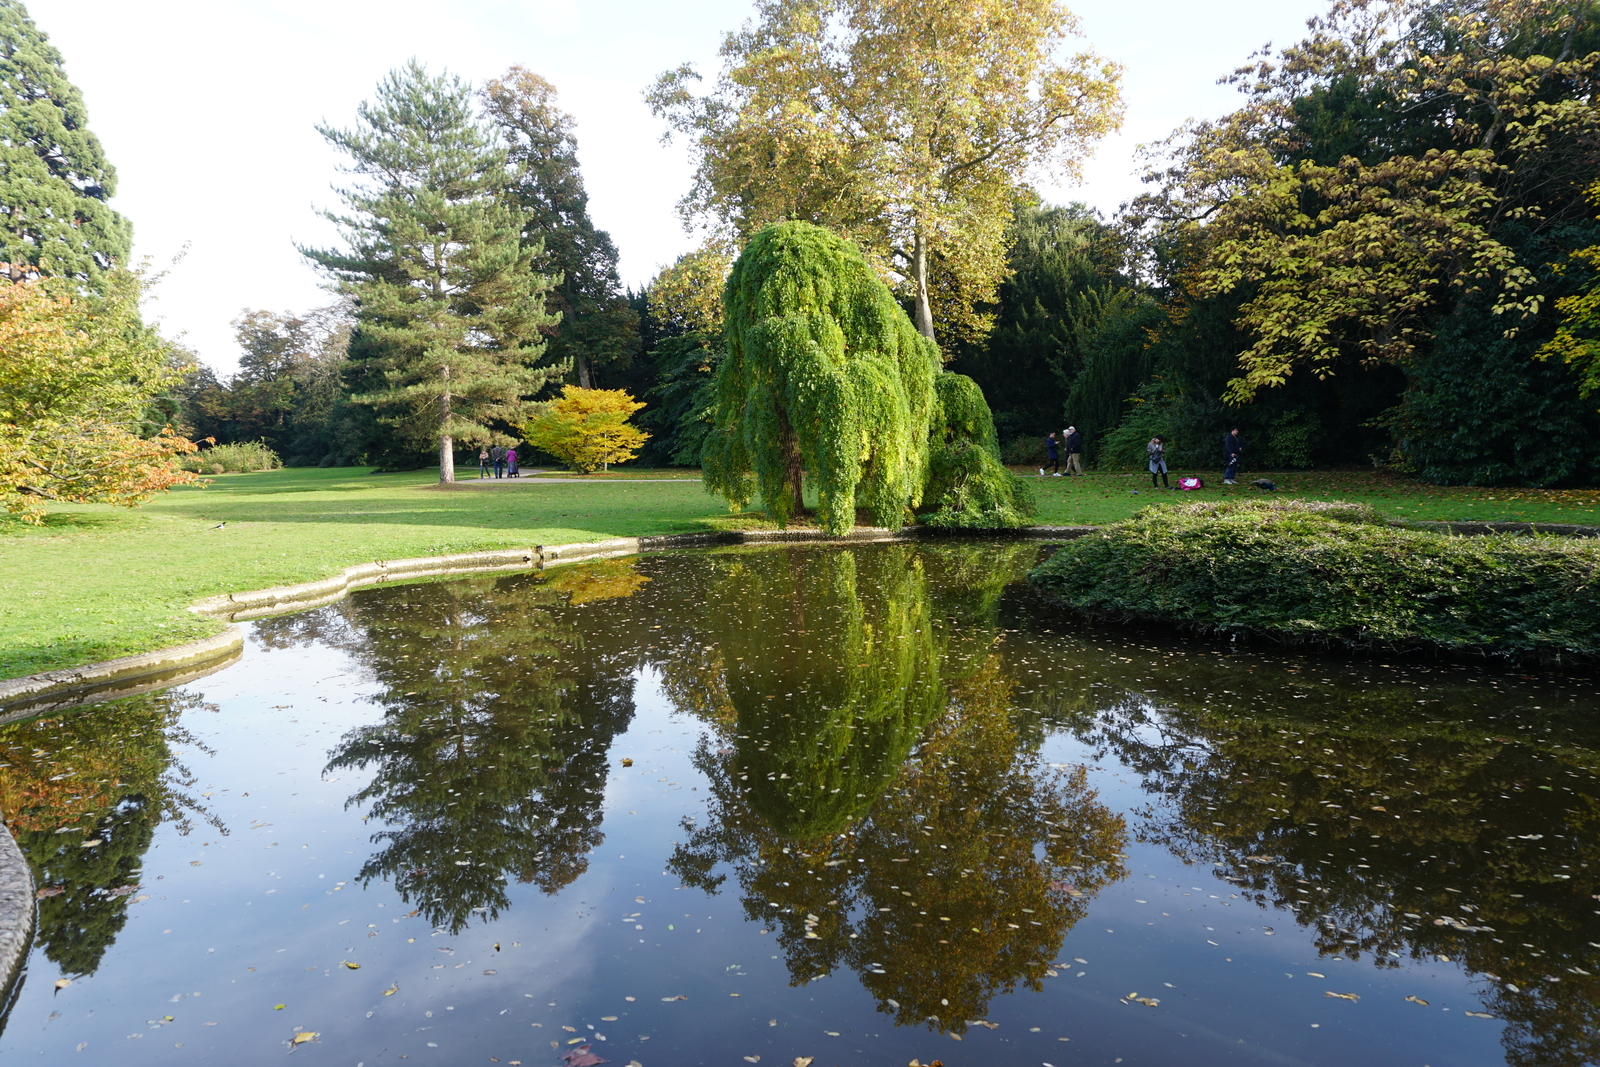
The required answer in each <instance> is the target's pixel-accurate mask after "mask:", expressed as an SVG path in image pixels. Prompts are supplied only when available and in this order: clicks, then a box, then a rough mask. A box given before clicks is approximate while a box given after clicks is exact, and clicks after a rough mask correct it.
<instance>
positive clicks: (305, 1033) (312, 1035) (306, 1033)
mask: <svg viewBox="0 0 1600 1067" xmlns="http://www.w3.org/2000/svg"><path fill="white" fill-rule="evenodd" d="M317 1037H318V1034H317V1032H316V1031H315V1030H302V1031H300V1032H299V1033H298V1034H295V1035H294V1044H296V1045H303V1044H305V1043H306V1042H307V1041H315V1040H316V1039H317Z"/></svg>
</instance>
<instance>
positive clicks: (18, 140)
mask: <svg viewBox="0 0 1600 1067" xmlns="http://www.w3.org/2000/svg"><path fill="white" fill-rule="evenodd" d="M88 121H89V116H88V111H87V109H86V108H85V107H84V105H83V94H81V93H80V92H78V87H77V86H75V85H73V84H72V83H71V82H70V81H68V80H67V76H66V73H65V72H63V71H62V69H61V53H60V52H58V51H56V49H55V47H54V46H53V45H51V44H50V40H49V38H48V37H46V36H45V35H44V34H43V33H41V32H40V30H39V28H38V27H37V26H35V25H34V24H33V20H32V19H30V18H29V17H28V11H27V8H25V7H23V5H22V4H20V3H18V2H17V0H0V273H3V274H5V275H6V276H8V277H9V278H10V279H11V280H12V281H14V282H15V281H21V280H23V279H24V278H28V277H33V276H35V275H39V274H43V275H49V276H55V277H66V278H72V279H75V280H78V281H82V282H91V283H97V282H98V281H99V278H100V276H101V275H102V274H103V273H104V272H105V271H107V270H109V269H111V267H112V266H113V265H114V264H119V263H120V264H126V263H127V260H128V254H129V251H130V250H131V248H132V246H133V228H132V227H131V226H130V225H129V224H128V221H127V220H126V219H124V218H123V217H122V216H121V215H119V214H117V213H116V212H115V211H113V210H111V208H110V207H109V206H108V205H107V204H106V201H107V200H109V199H110V198H111V195H112V194H113V193H114V192H115V191H116V188H117V172H116V171H115V170H114V169H113V168H112V166H111V164H110V163H108V162H106V157H105V153H104V151H102V149H101V147H100V141H99V139H98V138H96V137H95V135H94V134H93V133H90V132H89V126H88Z"/></svg>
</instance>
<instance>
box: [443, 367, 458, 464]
mask: <svg viewBox="0 0 1600 1067" xmlns="http://www.w3.org/2000/svg"><path fill="white" fill-rule="evenodd" d="M455 480H456V447H455V441H454V440H453V439H452V438H451V436H450V368H449V367H448V366H447V367H445V368H444V395H442V396H441V397H439V484H440V485H454V484H455Z"/></svg>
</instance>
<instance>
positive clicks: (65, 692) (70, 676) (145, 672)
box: [0, 626, 244, 723]
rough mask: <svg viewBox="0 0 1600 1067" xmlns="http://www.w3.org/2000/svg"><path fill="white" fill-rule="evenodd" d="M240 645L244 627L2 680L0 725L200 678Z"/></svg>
mask: <svg viewBox="0 0 1600 1067" xmlns="http://www.w3.org/2000/svg"><path fill="white" fill-rule="evenodd" d="M243 647H244V630H243V628H241V627H238V626H229V627H228V628H227V629H225V630H223V631H222V632H221V633H219V634H214V635H212V636H211V637H202V638H200V639H199V640H197V641H185V642H184V643H183V644H181V645H174V646H172V647H171V648H163V649H159V650H157V651H155V652H142V653H140V654H139V655H136V656H118V657H117V658H116V659H108V660H106V661H104V662H103V663H91V664H89V665H88V666H86V667H75V668H72V669H70V670H64V671H46V672H44V673H43V674H30V675H28V676H27V677H26V678H13V679H11V680H10V681H6V682H0V723H6V722H14V721H15V720H17V719H26V718H30V717H31V716H34V715H39V714H42V713H44V712H47V711H59V710H62V709H64V708H70V707H75V706H77V705H79V704H82V703H84V702H85V701H86V700H89V699H91V698H95V697H104V698H105V699H111V698H113V697H122V696H133V695H134V694H136V693H144V692H148V691H149V690H151V689H160V688H162V687H164V686H169V685H176V684H177V683H178V682H179V681H184V680H187V679H189V678H198V677H203V676H204V675H207V674H210V673H212V672H213V671H218V670H221V669H222V668H223V667H225V666H227V665H228V664H229V663H232V662H233V661H234V660H235V659H237V658H238V656H239V652H240V650H241V649H242V648H243Z"/></svg>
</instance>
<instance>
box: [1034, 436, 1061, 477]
mask: <svg viewBox="0 0 1600 1067" xmlns="http://www.w3.org/2000/svg"><path fill="white" fill-rule="evenodd" d="M1044 452H1045V455H1046V456H1048V457H1049V458H1050V462H1049V464H1048V466H1049V467H1050V469H1051V470H1053V471H1055V474H1056V477H1057V478H1059V477H1061V442H1059V441H1057V440H1056V434H1055V431H1054V430H1051V431H1050V432H1049V433H1047V434H1045V438H1044ZM1039 477H1041V478H1043V477H1044V467H1040V468H1039Z"/></svg>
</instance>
